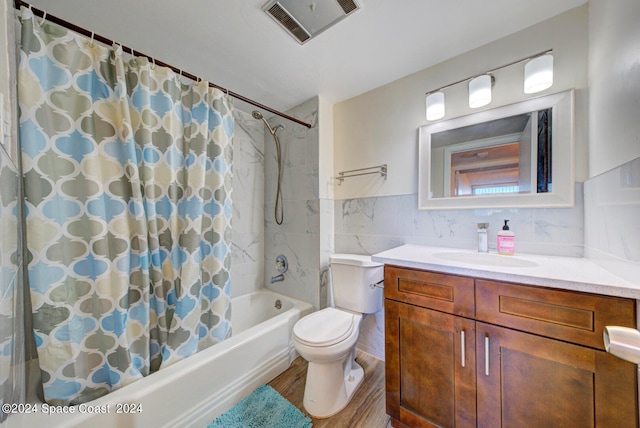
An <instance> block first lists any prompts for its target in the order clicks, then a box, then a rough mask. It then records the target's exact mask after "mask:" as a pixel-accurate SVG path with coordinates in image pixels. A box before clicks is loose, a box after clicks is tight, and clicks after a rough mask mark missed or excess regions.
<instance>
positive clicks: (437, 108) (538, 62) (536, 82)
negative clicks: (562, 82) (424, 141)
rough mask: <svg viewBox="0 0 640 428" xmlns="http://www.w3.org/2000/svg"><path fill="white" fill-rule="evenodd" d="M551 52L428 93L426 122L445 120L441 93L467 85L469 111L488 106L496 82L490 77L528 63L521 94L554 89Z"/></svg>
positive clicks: (529, 57)
mask: <svg viewBox="0 0 640 428" xmlns="http://www.w3.org/2000/svg"><path fill="white" fill-rule="evenodd" d="M551 52H553V50H552V49H549V50H546V51H543V52H540V53H537V54H535V55H531V56H528V57H526V58H522V59H519V60H517V61H513V62H510V63H509V64H505V65H502V66H500V67H496V68H494V69H493V70H489V71H486V72H484V73H483V74H481V75H477V76H473V77H467V78H466V79H462V80H458V81H457V82H454V83H451V84H449V85H446V86H442V87H440V88H438V89H434V90H432V91H429V92H427V99H426V109H427V115H426V116H427V120H429V121H434V120H439V119H442V118H443V117H444V113H445V108H444V92H442V90H443V89H447V88H450V87H452V86H455V85H457V84H459V83H463V82H469V83H468V85H469V107H471V108H478V107H483V106H486V105H487V104H489V103H490V102H491V87H492V86H493V83H494V82H495V78H494V77H493V73H495V72H496V71H498V70H502V69H503V68H506V67H510V66H512V65H515V64H520V63H522V62H527V64H525V68H524V92H525V93H526V94H533V93H536V92H540V91H544V90H545V89H547V88H549V87H551V85H553V56H552V55H551Z"/></svg>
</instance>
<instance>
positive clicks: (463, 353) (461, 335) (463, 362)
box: [460, 330, 467, 367]
mask: <svg viewBox="0 0 640 428" xmlns="http://www.w3.org/2000/svg"><path fill="white" fill-rule="evenodd" d="M460 348H461V349H462V352H461V354H462V358H461V359H462V361H461V363H462V367H465V360H466V359H467V353H466V349H465V346H464V330H462V331H460Z"/></svg>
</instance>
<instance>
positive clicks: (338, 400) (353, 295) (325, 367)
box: [293, 254, 384, 418]
mask: <svg viewBox="0 0 640 428" xmlns="http://www.w3.org/2000/svg"><path fill="white" fill-rule="evenodd" d="M329 261H330V265H331V283H332V291H333V298H334V303H335V307H329V308H326V309H322V310H320V311H317V312H314V313H312V314H310V315H307V316H305V317H303V318H302V319H300V320H299V321H298V322H297V323H296V324H295V326H294V327H293V345H294V347H295V348H296V350H297V351H298V353H299V354H300V355H301V356H302V358H304V359H305V360H307V361H308V362H309V366H308V368H307V383H306V385H305V389H304V400H303V404H304V408H305V409H306V410H307V412H309V414H311V415H312V416H314V417H316V418H328V417H330V416H333V415H335V414H336V413H338V412H339V411H340V410H342V409H344V408H345V406H346V405H347V404H348V403H349V400H350V399H351V397H352V396H353V393H354V392H355V390H356V389H357V388H358V386H360V384H361V383H362V380H363V378H364V370H363V369H362V367H361V366H360V365H359V364H358V363H356V361H355V351H356V342H357V341H358V333H359V331H360V321H361V320H362V316H363V314H372V313H375V312H378V311H379V310H381V309H382V299H383V296H382V288H380V287H374V286H372V284H376V283H378V282H381V281H382V279H383V278H384V267H383V265H382V264H380V263H376V262H373V261H371V257H370V256H363V255H357V254H334V255H332V256H330V258H329Z"/></svg>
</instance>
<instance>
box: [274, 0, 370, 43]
mask: <svg viewBox="0 0 640 428" xmlns="http://www.w3.org/2000/svg"><path fill="white" fill-rule="evenodd" d="M358 9H360V6H358V4H357V3H356V2H355V0H306V1H300V0H273V1H270V2H269V3H267V4H266V5H265V6H264V7H263V10H264V11H265V12H266V13H267V15H269V16H270V17H271V18H273V19H274V20H275V21H276V22H277V23H278V24H280V25H281V26H282V28H284V29H285V30H287V32H288V33H289V34H290V35H291V36H293V37H294V38H295V39H296V40H297V41H298V42H299V43H300V44H304V43H306V42H307V41H309V40H311V38H313V37H315V36H317V35H318V34H320V33H322V32H323V31H325V30H326V29H328V28H330V27H332V26H334V25H335V24H337V23H338V22H340V21H341V20H342V19H344V18H346V17H347V16H349V15H350V14H352V13H353V12H355V11H356V10H358Z"/></svg>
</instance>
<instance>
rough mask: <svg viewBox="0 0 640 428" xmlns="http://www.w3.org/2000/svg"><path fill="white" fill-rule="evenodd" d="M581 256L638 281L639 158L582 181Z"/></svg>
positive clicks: (625, 277) (639, 228)
mask: <svg viewBox="0 0 640 428" xmlns="http://www.w3.org/2000/svg"><path fill="white" fill-rule="evenodd" d="M584 193H585V226H586V234H585V257H587V258H589V259H590V260H592V261H593V262H595V263H597V264H599V265H600V266H602V267H603V268H605V269H607V270H609V271H611V272H612V273H614V274H616V275H618V276H619V277H621V278H623V279H626V280H627V281H630V282H633V283H636V284H640V158H637V159H634V160H632V161H630V162H627V163H625V164H623V165H621V166H619V167H617V168H614V169H612V170H610V171H608V172H605V173H603V174H600V175H598V176H596V177H593V178H591V179H589V180H587V181H586V182H585V188H584Z"/></svg>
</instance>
